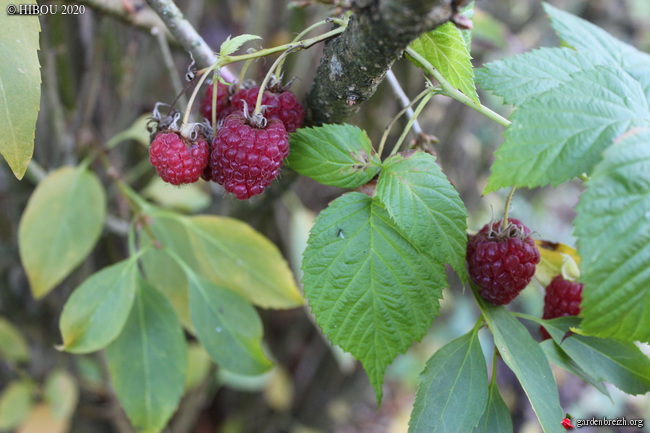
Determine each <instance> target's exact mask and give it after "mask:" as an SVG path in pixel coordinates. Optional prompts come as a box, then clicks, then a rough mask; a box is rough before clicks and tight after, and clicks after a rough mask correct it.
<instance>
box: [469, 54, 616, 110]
mask: <svg viewBox="0 0 650 433" xmlns="http://www.w3.org/2000/svg"><path fill="white" fill-rule="evenodd" d="M603 63H605V62H604V61H603V60H602V59H600V58H598V57H594V56H588V55H585V54H582V53H579V52H577V51H574V50H571V49H568V48H540V49H538V50H534V51H530V52H528V53H524V54H520V55H517V56H514V57H511V58H508V59H504V60H498V61H495V62H491V63H488V64H487V65H485V66H484V67H483V68H480V69H477V70H476V82H477V83H478V84H479V85H480V86H481V87H482V88H484V89H486V90H491V91H492V92H493V93H494V94H495V95H498V96H501V97H503V101H504V102H505V103H506V104H512V105H517V106H519V105H523V104H525V102H526V101H527V100H529V99H530V98H534V97H536V96H538V95H541V94H543V93H544V92H546V91H548V90H550V89H552V88H554V87H557V86H559V85H560V84H562V83H564V82H566V81H570V80H571V79H572V77H571V74H574V73H576V72H579V71H581V70H585V69H593V68H594V67H595V66H596V65H599V64H603Z"/></svg>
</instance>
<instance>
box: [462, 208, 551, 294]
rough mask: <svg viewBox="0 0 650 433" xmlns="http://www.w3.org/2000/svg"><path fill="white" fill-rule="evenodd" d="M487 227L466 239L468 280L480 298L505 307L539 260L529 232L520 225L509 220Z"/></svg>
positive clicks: (525, 283)
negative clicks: (476, 287)
mask: <svg viewBox="0 0 650 433" xmlns="http://www.w3.org/2000/svg"><path fill="white" fill-rule="evenodd" d="M508 222H509V224H508V226H507V227H506V228H505V229H504V230H501V221H497V222H494V223H491V224H486V225H485V226H484V227H483V228H482V229H481V230H480V231H479V232H478V233H477V234H475V235H473V236H469V241H468V243H467V255H466V259H467V268H468V271H469V276H470V278H471V279H472V281H474V283H476V284H477V285H478V286H479V287H480V288H481V290H480V291H479V294H480V295H481V296H482V297H483V298H484V299H485V300H486V301H488V302H490V303H491V304H495V305H505V304H508V303H510V302H511V301H512V300H513V299H515V298H516V297H517V295H518V294H519V292H521V291H522V290H523V289H524V287H526V286H527V285H528V283H530V280H531V279H532V278H533V275H535V265H536V264H537V263H539V260H540V256H539V251H538V250H537V247H536V246H535V242H534V241H533V239H532V238H531V237H530V229H529V228H528V227H526V226H525V225H523V224H522V223H521V221H519V220H516V219H514V218H509V219H508Z"/></svg>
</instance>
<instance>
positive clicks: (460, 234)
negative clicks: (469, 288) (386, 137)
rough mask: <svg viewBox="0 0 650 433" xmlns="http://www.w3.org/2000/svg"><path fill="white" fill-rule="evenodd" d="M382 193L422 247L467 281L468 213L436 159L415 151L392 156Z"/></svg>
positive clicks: (381, 181) (380, 185) (390, 210)
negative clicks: (450, 266)
mask: <svg viewBox="0 0 650 433" xmlns="http://www.w3.org/2000/svg"><path fill="white" fill-rule="evenodd" d="M376 194H377V198H378V199H379V200H380V201H381V202H382V203H383V204H384V205H385V206H386V210H388V213H389V214H390V216H391V217H392V218H393V219H394V220H395V223H396V224H397V226H398V227H399V228H400V229H401V230H402V231H403V233H404V234H405V235H406V236H407V237H408V238H409V239H411V241H412V242H413V243H414V244H415V245H417V246H418V247H419V248H420V250H421V251H424V252H426V253H427V254H430V255H431V256H432V257H433V258H434V259H435V260H437V261H438V262H440V263H449V264H451V265H452V267H453V268H454V270H455V271H456V272H457V273H458V275H460V276H461V277H464V279H466V265H465V247H466V245H467V211H466V210H465V205H464V204H463V201H462V200H461V199H460V196H459V195H458V191H456V189H455V188H454V187H453V186H452V185H451V183H449V180H448V179H447V177H446V176H445V175H444V173H443V172H442V170H441V169H440V167H439V166H438V165H437V164H436V158H435V157H433V156H431V155H429V154H427V153H424V152H415V153H408V154H404V155H394V156H391V157H390V158H388V159H386V160H385V161H384V164H383V167H382V171H381V174H380V175H379V180H378V182H377V193H376Z"/></svg>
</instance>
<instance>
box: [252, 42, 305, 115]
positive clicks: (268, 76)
mask: <svg viewBox="0 0 650 433" xmlns="http://www.w3.org/2000/svg"><path fill="white" fill-rule="evenodd" d="M294 49H295V48H291V49H288V50H287V51H285V52H284V53H282V54H280V56H279V57H278V58H277V59H276V60H275V62H274V63H273V65H271V68H270V69H269V71H268V72H267V73H266V76H265V77H264V81H262V84H261V85H260V91H259V93H258V94H257V100H256V101H255V110H254V111H253V117H255V116H257V115H258V114H260V113H261V112H262V97H263V96H264V91H265V90H266V86H267V85H268V84H269V80H270V79H271V77H272V76H273V75H274V74H273V73H274V72H275V69H276V68H277V67H278V65H279V64H280V63H282V61H283V60H284V59H285V58H286V57H287V56H288V55H289V53H290V52H291V51H293V50H294Z"/></svg>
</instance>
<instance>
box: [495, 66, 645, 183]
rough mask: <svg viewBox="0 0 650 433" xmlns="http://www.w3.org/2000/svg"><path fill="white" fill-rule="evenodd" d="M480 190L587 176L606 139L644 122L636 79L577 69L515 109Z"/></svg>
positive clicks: (607, 70) (611, 70) (613, 70)
mask: <svg viewBox="0 0 650 433" xmlns="http://www.w3.org/2000/svg"><path fill="white" fill-rule="evenodd" d="M511 120H512V125H511V126H510V127H508V129H507V130H506V132H505V134H504V135H505V138H506V140H505V142H504V143H503V144H502V145H501V147H500V148H499V150H498V151H497V152H496V155H497V159H496V161H495V163H494V165H493V166H492V175H491V176H490V179H489V181H488V185H487V187H486V189H485V191H486V192H489V191H494V190H497V189H499V188H502V187H506V186H523V187H536V186H543V185H549V184H552V185H559V184H560V183H562V182H564V181H566V180H569V179H571V178H572V177H574V176H578V175H581V174H583V173H590V172H591V170H592V169H593V167H594V165H595V164H596V163H598V161H599V160H600V159H601V154H602V152H603V150H604V149H605V148H607V147H608V146H609V145H610V144H611V142H612V139H613V138H614V137H616V136H618V135H620V134H622V133H623V132H624V131H626V130H628V129H629V128H630V127H631V126H634V125H638V124H644V123H647V122H649V121H650V111H649V110H648V100H647V99H646V97H645V95H644V94H643V90H642V89H641V86H640V85H639V83H638V82H637V81H635V80H634V79H633V78H632V77H630V76H629V75H628V74H627V73H626V72H624V71H623V70H621V69H620V68H618V67H611V66H597V67H595V68H594V69H589V70H585V71H580V72H577V73H575V74H573V75H572V76H571V79H570V80H568V81H565V82H563V83H561V84H559V85H558V86H556V87H554V88H552V89H551V90H549V91H547V92H545V93H543V94H541V95H538V96H537V97H535V98H532V99H530V100H529V101H528V102H527V103H526V104H524V105H522V107H521V108H519V109H517V110H516V111H515V112H514V113H513V115H512V117H511Z"/></svg>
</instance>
